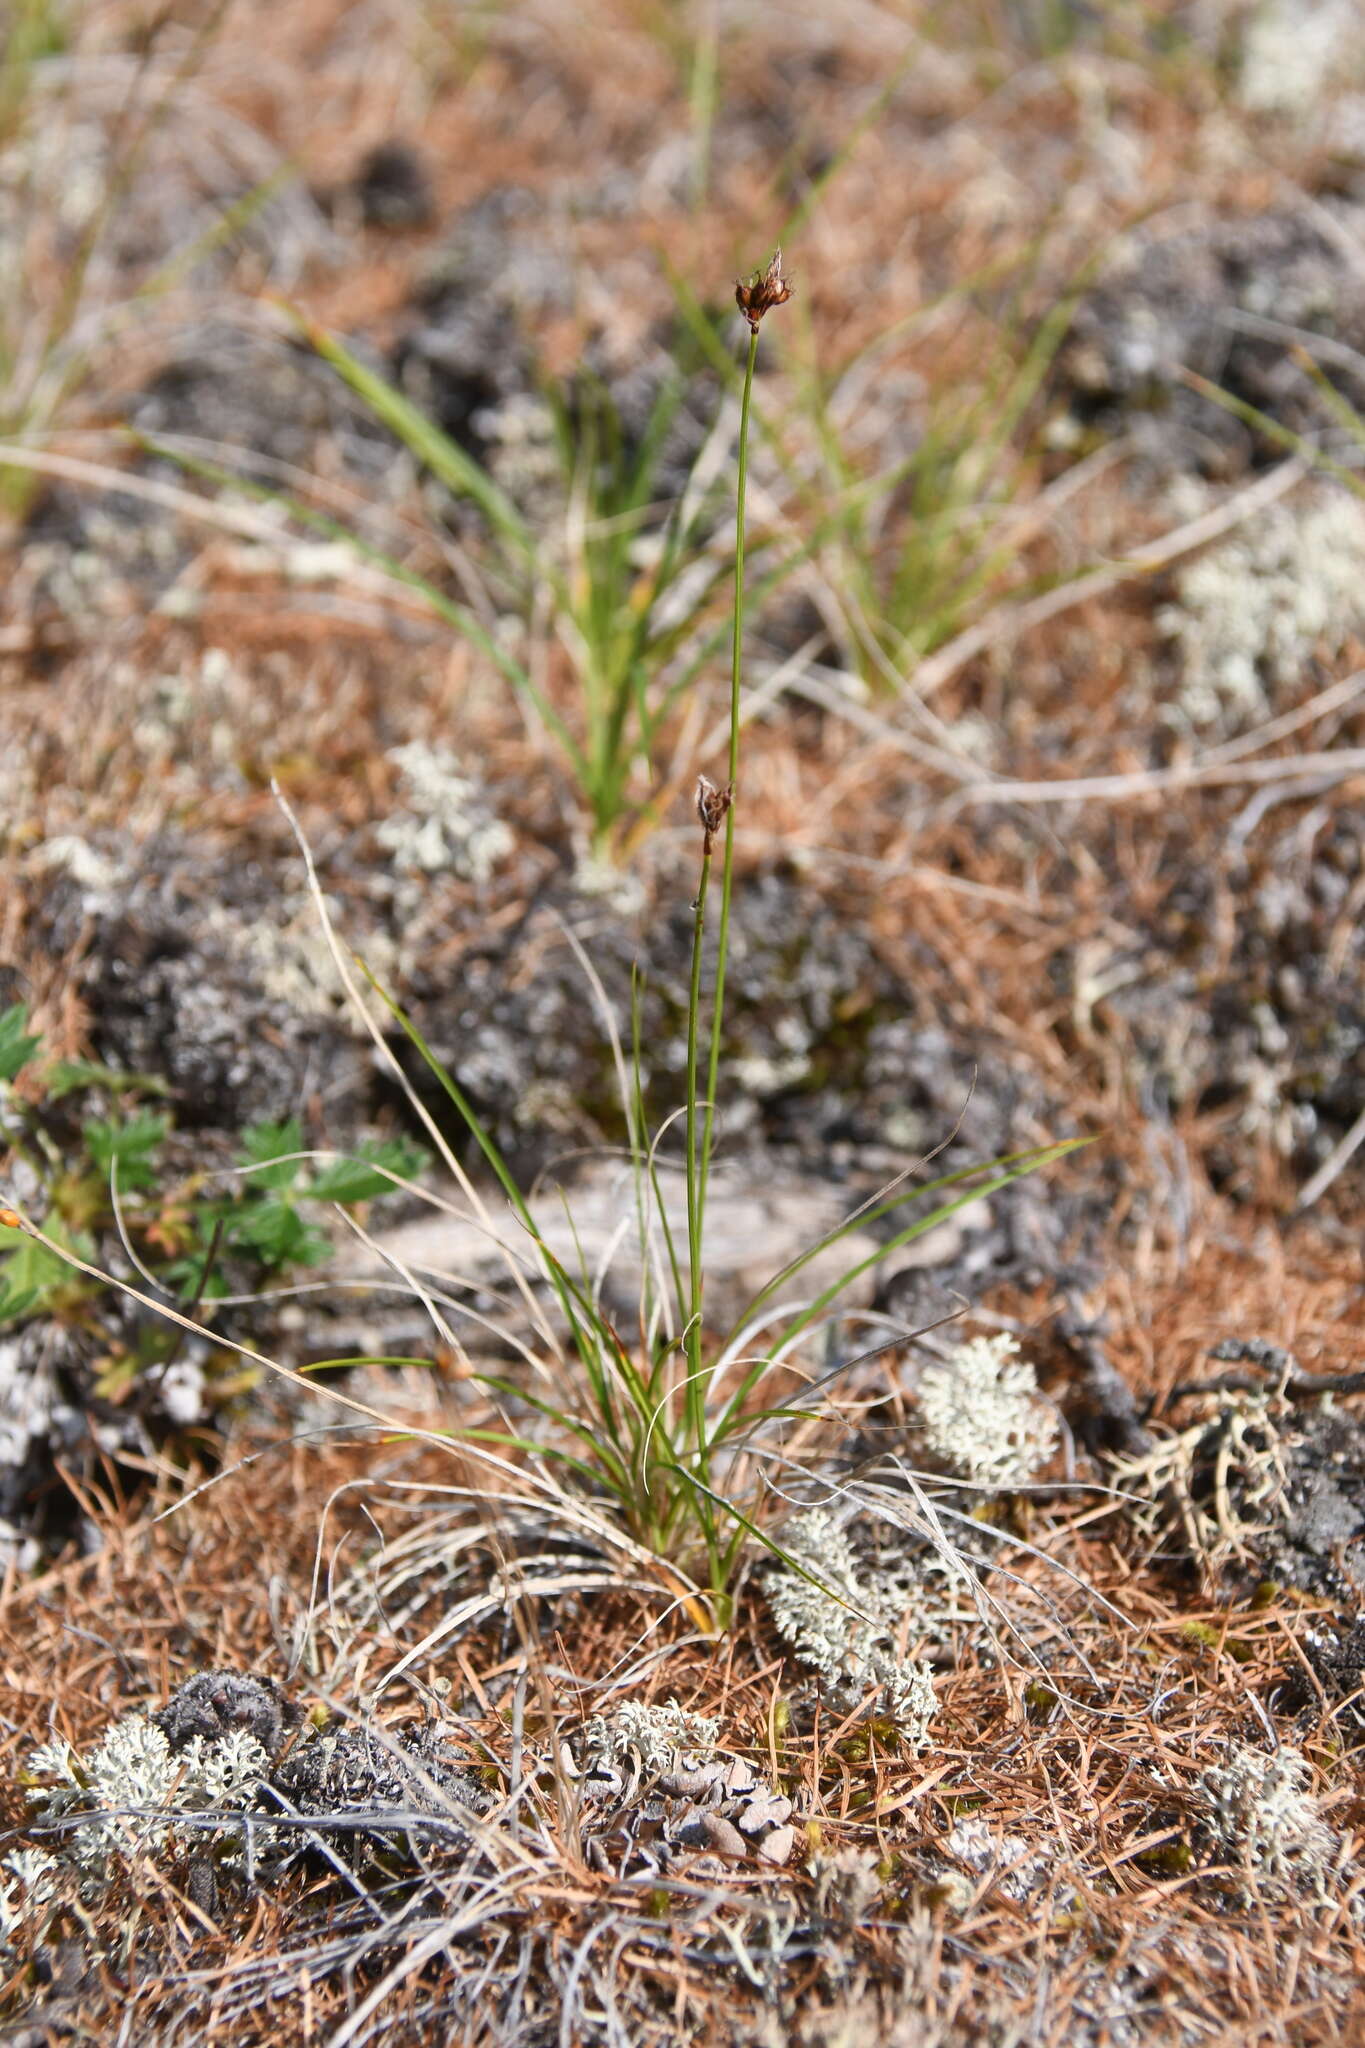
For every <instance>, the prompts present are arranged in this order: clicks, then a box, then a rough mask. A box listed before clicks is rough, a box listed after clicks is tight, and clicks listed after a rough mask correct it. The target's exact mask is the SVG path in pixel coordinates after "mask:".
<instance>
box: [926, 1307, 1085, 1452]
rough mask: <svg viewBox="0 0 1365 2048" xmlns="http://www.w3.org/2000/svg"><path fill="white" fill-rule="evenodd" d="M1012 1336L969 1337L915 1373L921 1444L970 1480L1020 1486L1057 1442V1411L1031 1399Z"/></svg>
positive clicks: (1028, 1377) (1033, 1383)
mask: <svg viewBox="0 0 1365 2048" xmlns="http://www.w3.org/2000/svg"><path fill="white" fill-rule="evenodd" d="M1018 1350H1019V1346H1018V1344H1017V1343H1016V1342H1015V1340H1014V1338H1013V1337H1010V1336H1005V1335H1003V1334H1002V1335H999V1336H995V1337H974V1338H973V1339H972V1340H971V1342H970V1343H968V1344H963V1345H961V1346H960V1347H959V1349H958V1350H956V1351H955V1352H953V1354H952V1356H951V1357H950V1358H946V1359H942V1360H938V1359H935V1360H934V1361H933V1362H932V1363H931V1364H929V1365H926V1366H925V1367H924V1369H923V1371H922V1372H921V1374H920V1381H919V1413H920V1423H921V1426H922V1428H923V1431H924V1441H925V1445H926V1448H927V1449H928V1450H929V1452H930V1453H931V1455H932V1456H933V1457H934V1458H935V1459H936V1460H937V1461H938V1462H939V1463H940V1464H942V1465H943V1466H945V1467H946V1468H947V1470H948V1471H949V1472H952V1473H954V1474H956V1476H957V1477H958V1478H960V1479H969V1480H971V1481H972V1482H973V1484H975V1485H977V1486H992V1487H1008V1486H1022V1485H1024V1484H1026V1483H1027V1481H1028V1480H1030V1479H1031V1478H1032V1477H1033V1475H1034V1474H1035V1473H1036V1472H1037V1471H1038V1470H1039V1469H1040V1467H1041V1466H1043V1465H1045V1464H1046V1463H1047V1461H1048V1459H1049V1458H1050V1457H1051V1456H1052V1453H1053V1451H1054V1450H1055V1449H1056V1447H1057V1436H1058V1422H1057V1417H1056V1415H1055V1414H1054V1413H1053V1411H1052V1410H1051V1409H1050V1408H1049V1407H1048V1406H1047V1404H1046V1403H1045V1402H1043V1401H1041V1400H1040V1399H1039V1397H1038V1382H1037V1380H1036V1378H1035V1376H1034V1371H1033V1367H1032V1366H1031V1365H1029V1364H1028V1363H1027V1362H1026V1361H1025V1360H1023V1359H1019V1358H1018V1357H1017V1353H1018Z"/></svg>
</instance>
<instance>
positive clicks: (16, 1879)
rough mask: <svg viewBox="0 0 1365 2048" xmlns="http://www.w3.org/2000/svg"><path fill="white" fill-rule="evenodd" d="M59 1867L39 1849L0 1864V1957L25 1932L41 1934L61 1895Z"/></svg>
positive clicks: (21, 1851) (23, 1851)
mask: <svg viewBox="0 0 1365 2048" xmlns="http://www.w3.org/2000/svg"><path fill="white" fill-rule="evenodd" d="M61 1870H62V1867H61V1864H60V1863H59V1862H58V1861H57V1858H56V1857H55V1856H49V1855H48V1854H47V1853H46V1851H45V1850H43V1849H16V1850H15V1851H14V1853H13V1854H12V1855H10V1856H6V1857H5V1859H4V1861H3V1862H2V1863H0V1956H8V1955H10V1954H11V1953H12V1952H13V1950H14V1948H15V1946H16V1945H17V1942H18V1939H19V1936H20V1935H21V1934H22V1933H23V1932H24V1930H25V1928H29V1929H32V1930H33V1931H34V1932H41V1930H42V1927H43V1924H44V1922H45V1921H46V1920H47V1918H48V1916H49V1914H50V1913H51V1911H52V1908H53V1907H54V1906H55V1905H56V1903H57V1900H58V1897H59V1896H60V1891H61Z"/></svg>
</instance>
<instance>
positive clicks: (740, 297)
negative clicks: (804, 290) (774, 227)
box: [735, 249, 794, 334]
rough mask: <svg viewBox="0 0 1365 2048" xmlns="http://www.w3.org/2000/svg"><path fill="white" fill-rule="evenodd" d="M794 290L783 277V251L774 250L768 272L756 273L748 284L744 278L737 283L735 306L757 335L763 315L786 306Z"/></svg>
mask: <svg viewBox="0 0 1365 2048" xmlns="http://www.w3.org/2000/svg"><path fill="white" fill-rule="evenodd" d="M793 290H794V286H793V285H792V282H791V279H790V278H787V277H784V276H783V275H782V251H781V250H780V249H774V250H773V255H772V261H771V263H769V265H768V267H767V269H766V270H756V271H754V273H753V275H752V276H751V277H750V278H749V280H748V282H747V283H746V282H745V281H744V279H742V278H740V279H738V280H737V281H736V284H735V304H736V305H737V306H738V307H739V310H740V312H741V313H742V314H743V315H744V317H745V319H746V320H747V321H748V323H749V328H750V331H751V332H752V333H754V334H757V333H758V323H759V321H760V320H761V319H762V318H763V315H764V314H765V313H768V312H771V311H772V308H773V307H774V306H785V305H786V303H787V301H788V299H789V298H790V297H791V296H792V292H793Z"/></svg>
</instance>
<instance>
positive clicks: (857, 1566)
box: [767, 1508, 937, 1749]
mask: <svg viewBox="0 0 1365 2048" xmlns="http://www.w3.org/2000/svg"><path fill="white" fill-rule="evenodd" d="M781 1542H782V1548H783V1550H784V1551H785V1552H786V1554H787V1556H788V1557H790V1558H791V1559H792V1561H793V1563H794V1564H796V1565H799V1566H800V1567H801V1568H802V1571H804V1572H806V1573H809V1575H810V1576H809V1577H802V1575H801V1572H798V1571H793V1570H792V1568H791V1566H790V1565H787V1564H783V1563H779V1564H776V1565H774V1566H773V1567H772V1569H771V1570H770V1571H769V1572H768V1574H767V1593H768V1605H769V1607H770V1608H771V1610H772V1616H773V1620H774V1622H775V1623H776V1625H777V1630H778V1633H779V1635H781V1636H782V1638H783V1640H784V1641H785V1642H787V1643H789V1644H790V1645H791V1647H792V1649H793V1650H794V1651H795V1652H796V1655H797V1656H798V1657H799V1658H800V1659H801V1661H802V1663H804V1664H808V1665H810V1667H811V1669H812V1670H813V1671H815V1672H816V1673H817V1674H818V1675H819V1676H820V1677H821V1678H822V1679H823V1680H824V1681H825V1683H826V1684H827V1685H828V1686H830V1687H831V1688H832V1689H833V1690H834V1692H835V1693H836V1695H838V1696H839V1697H840V1698H842V1699H844V1700H848V1701H849V1702H850V1703H851V1702H854V1701H860V1700H861V1699H862V1698H863V1697H864V1696H865V1695H866V1694H867V1693H868V1691H869V1690H870V1689H872V1688H875V1689H876V1695H875V1698H874V1700H873V1702H872V1705H873V1707H874V1709H877V1710H880V1711H881V1712H883V1713H885V1714H887V1715H889V1717H890V1718H891V1719H892V1720H893V1721H894V1722H895V1724H896V1727H897V1729H898V1730H899V1731H900V1734H901V1736H902V1737H903V1739H904V1740H905V1741H906V1742H908V1743H910V1744H911V1745H912V1746H913V1747H914V1748H915V1749H922V1748H923V1747H924V1745H925V1743H926V1742H927V1741H928V1739H929V1725H930V1722H931V1721H932V1720H933V1717H934V1712H935V1708H936V1704H937V1703H936V1701H935V1698H934V1687H933V1680H932V1677H931V1675H930V1670H929V1666H928V1665H927V1664H926V1663H924V1662H922V1661H920V1660H917V1659H910V1658H904V1657H902V1656H901V1655H900V1654H899V1653H898V1651H897V1649H896V1647H895V1641H894V1637H895V1631H896V1628H897V1627H898V1626H899V1624H900V1622H901V1621H902V1620H903V1618H904V1613H905V1602H904V1596H903V1590H902V1591H901V1593H900V1594H899V1596H898V1597H897V1598H896V1599H895V1600H894V1603H893V1600H892V1598H891V1597H889V1589H888V1588H887V1587H885V1586H879V1585H878V1584H877V1581H876V1578H875V1575H869V1574H868V1573H867V1572H866V1571H865V1569H864V1567H863V1565H862V1562H861V1560H860V1559H859V1558H858V1556H857V1553H856V1552H855V1551H854V1549H853V1546H852V1545H851V1543H850V1542H849V1540H848V1537H847V1535H846V1534H845V1532H844V1530H843V1529H842V1528H841V1527H840V1525H839V1523H838V1522H837V1521H836V1519H835V1518H834V1516H833V1515H831V1514H830V1513H829V1512H828V1511H827V1510H826V1509H824V1508H809V1509H807V1510H806V1512H805V1513H803V1514H801V1515H798V1516H797V1517H796V1518H795V1519H794V1520H793V1521H791V1522H789V1523H787V1524H786V1525H785V1527H784V1528H783V1530H782V1534H781ZM812 1581H818V1583H812Z"/></svg>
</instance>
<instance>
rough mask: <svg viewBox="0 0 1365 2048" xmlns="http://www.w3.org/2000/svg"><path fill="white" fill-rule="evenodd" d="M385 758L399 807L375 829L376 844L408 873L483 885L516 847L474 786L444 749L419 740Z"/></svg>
mask: <svg viewBox="0 0 1365 2048" xmlns="http://www.w3.org/2000/svg"><path fill="white" fill-rule="evenodd" d="M388 758H389V760H390V761H392V763H393V764H394V766H395V768H397V769H398V771H399V774H400V776H401V778H402V792H403V799H404V802H403V808H402V809H401V810H398V811H395V812H394V813H393V814H392V815H391V816H390V817H388V818H385V819H384V821H383V823H382V824H381V825H380V826H379V829H378V834H377V837H378V839H379V843H380V845H381V846H382V847H384V849H385V850H386V851H387V852H388V853H391V854H392V855H393V858H394V861H395V863H396V864H397V865H398V866H399V867H401V868H406V869H408V870H409V871H410V872H413V873H416V874H422V875H439V874H453V875H458V876H460V877H461V878H462V880H464V881H468V882H475V883H480V884H481V883H484V882H487V881H488V880H489V879H490V878H491V876H492V874H493V871H494V869H495V868H496V867H497V866H498V864H499V862H500V861H503V860H505V859H506V858H507V856H508V854H510V853H511V851H512V849H513V846H514V844H515V842H514V840H513V838H512V834H511V832H510V831H509V830H508V828H507V826H506V825H505V824H504V823H503V821H502V819H501V818H499V817H497V816H495V815H494V813H493V811H492V810H491V808H490V807H489V804H488V801H487V798H486V797H485V795H484V793H483V791H482V790H481V789H480V787H479V785H478V784H477V783H475V782H471V781H470V780H469V778H468V777H467V776H464V775H462V774H461V773H460V769H459V763H458V762H457V761H456V759H455V756H454V755H453V754H452V753H451V752H450V750H449V749H448V748H446V747H433V746H428V745H427V744H426V742H425V741H424V740H412V741H410V742H409V744H408V745H407V746H403V747H394V748H393V749H392V750H391V752H390V754H389V757H388Z"/></svg>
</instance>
